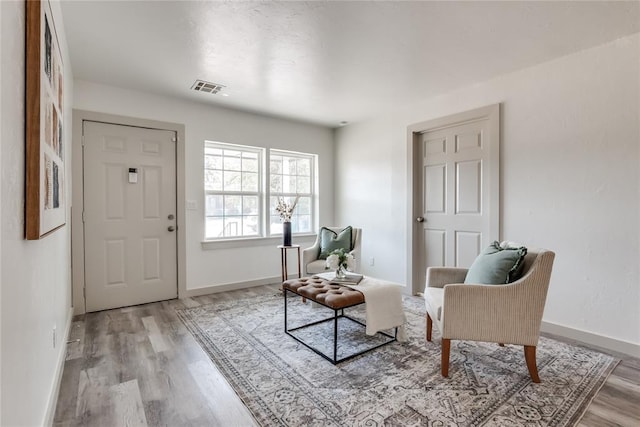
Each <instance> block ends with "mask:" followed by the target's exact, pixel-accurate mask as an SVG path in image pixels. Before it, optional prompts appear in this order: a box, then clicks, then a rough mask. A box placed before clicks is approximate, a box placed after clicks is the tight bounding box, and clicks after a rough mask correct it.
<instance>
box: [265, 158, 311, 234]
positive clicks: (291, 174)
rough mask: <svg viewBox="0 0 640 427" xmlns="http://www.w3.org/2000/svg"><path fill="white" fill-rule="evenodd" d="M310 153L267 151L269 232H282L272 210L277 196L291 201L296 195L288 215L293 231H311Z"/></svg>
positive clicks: (275, 214) (276, 216)
mask: <svg viewBox="0 0 640 427" xmlns="http://www.w3.org/2000/svg"><path fill="white" fill-rule="evenodd" d="M313 166H314V162H313V156H311V155H308V154H300V153H291V152H287V151H278V150H271V151H270V156H269V184H270V185H269V190H270V197H269V206H270V218H271V220H270V224H269V230H270V233H271V234H282V223H281V222H280V217H279V216H278V214H277V213H276V205H277V204H278V198H280V197H281V198H284V200H285V202H287V204H291V203H293V202H294V201H295V198H296V196H297V197H298V203H297V204H296V208H295V209H294V211H293V216H292V218H291V231H292V232H293V233H309V232H311V230H312V227H313V222H312V214H311V213H312V206H311V202H312V200H313V176H314V174H313Z"/></svg>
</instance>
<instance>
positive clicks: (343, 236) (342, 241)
mask: <svg viewBox="0 0 640 427" xmlns="http://www.w3.org/2000/svg"><path fill="white" fill-rule="evenodd" d="M351 232H352V230H351V226H348V227H345V228H343V229H342V230H340V231H339V232H337V233H336V232H335V231H333V230H330V229H328V228H326V227H322V228H321V229H320V256H319V257H318V259H327V257H328V256H329V254H330V253H331V252H333V251H335V250H336V249H344V250H345V251H347V252H349V251H351V249H352V248H351Z"/></svg>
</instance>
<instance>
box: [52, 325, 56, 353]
mask: <svg viewBox="0 0 640 427" xmlns="http://www.w3.org/2000/svg"><path fill="white" fill-rule="evenodd" d="M53 348H56V327H55V326H54V327H53Z"/></svg>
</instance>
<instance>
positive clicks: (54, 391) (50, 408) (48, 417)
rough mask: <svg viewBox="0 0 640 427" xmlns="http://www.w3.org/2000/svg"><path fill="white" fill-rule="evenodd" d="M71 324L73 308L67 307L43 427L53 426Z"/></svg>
mask: <svg viewBox="0 0 640 427" xmlns="http://www.w3.org/2000/svg"><path fill="white" fill-rule="evenodd" d="M72 323H73V307H69V312H68V313H67V324H66V326H65V329H64V334H62V337H61V338H62V339H61V340H60V342H59V343H58V361H57V363H56V372H55V375H54V378H53V383H52V384H51V390H50V392H49V402H48V403H47V412H46V413H45V418H44V423H43V425H45V426H51V425H53V418H54V417H55V415H56V405H57V403H58V394H59V393H60V384H61V383H62V373H63V372H64V362H65V360H66V358H67V341H69V334H70V333H71V324H72Z"/></svg>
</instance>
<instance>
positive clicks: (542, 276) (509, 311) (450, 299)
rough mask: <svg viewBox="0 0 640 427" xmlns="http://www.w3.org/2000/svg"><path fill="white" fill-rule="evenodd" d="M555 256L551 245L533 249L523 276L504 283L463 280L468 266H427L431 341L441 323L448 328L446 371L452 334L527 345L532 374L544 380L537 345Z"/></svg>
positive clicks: (445, 335)
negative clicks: (539, 371)
mask: <svg viewBox="0 0 640 427" xmlns="http://www.w3.org/2000/svg"><path fill="white" fill-rule="evenodd" d="M554 258H555V254H554V253H553V252H551V251H548V250H544V249H529V250H528V253H527V255H526V256H525V258H524V266H523V272H522V275H521V277H520V279H518V280H516V281H515V282H513V283H509V284H503V285H474V284H463V282H464V279H465V276H466V274H467V269H464V268H449V267H430V268H428V269H427V281H426V282H427V283H426V284H427V287H426V289H425V292H424V299H425V304H426V308H427V318H426V320H427V341H431V331H432V325H433V323H435V324H436V327H437V328H438V330H439V331H440V332H441V334H442V376H444V377H446V376H448V375H449V349H450V346H451V340H472V341H485V342H495V343H499V344H500V345H504V344H515V345H523V346H524V355H525V360H526V362H527V368H528V370H529V375H530V376H531V379H532V380H533V381H534V382H536V383H538V382H540V377H539V376H538V368H537V366H536V346H537V345H538V338H539V336H540V323H541V321H542V312H543V311H544V304H545V300H546V297H547V289H548V287H549V279H550V277H551V269H552V267H553V260H554Z"/></svg>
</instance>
